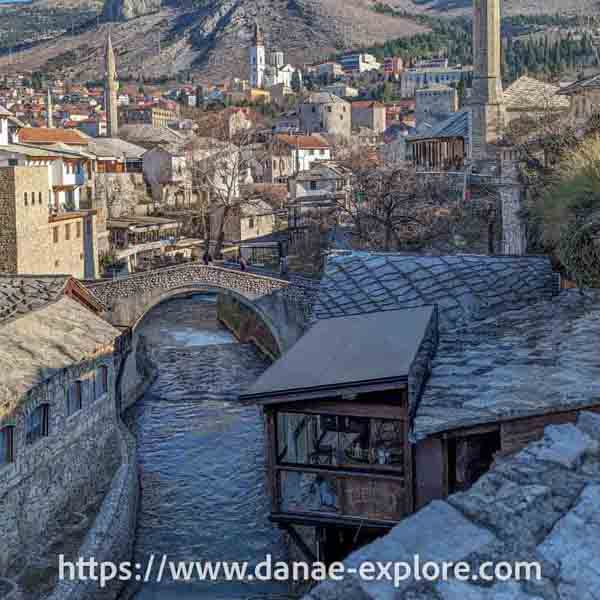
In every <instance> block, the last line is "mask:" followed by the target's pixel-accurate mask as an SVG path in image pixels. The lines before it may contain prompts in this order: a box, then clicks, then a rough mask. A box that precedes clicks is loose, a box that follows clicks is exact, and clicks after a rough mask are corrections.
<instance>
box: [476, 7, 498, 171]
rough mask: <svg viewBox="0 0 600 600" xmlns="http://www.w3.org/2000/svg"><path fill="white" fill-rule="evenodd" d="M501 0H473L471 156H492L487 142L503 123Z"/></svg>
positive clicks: (496, 136) (495, 135)
mask: <svg viewBox="0 0 600 600" xmlns="http://www.w3.org/2000/svg"><path fill="white" fill-rule="evenodd" d="M500 2H501V0H473V68H474V71H473V95H472V100H471V103H470V104H471V107H472V111H473V132H472V135H473V158H474V159H475V160H485V159H487V158H491V153H490V151H489V150H490V149H489V144H493V143H495V142H496V141H497V140H498V137H499V136H500V134H501V132H502V128H503V126H504V97H503V91H502V72H501V68H500V56H501V52H502V39H501V36H500Z"/></svg>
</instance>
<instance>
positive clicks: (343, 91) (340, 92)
mask: <svg viewBox="0 0 600 600" xmlns="http://www.w3.org/2000/svg"><path fill="white" fill-rule="evenodd" d="M321 91H322V92H326V93H328V94H334V95H335V96H339V97H340V98H356V96H358V90H357V89H356V88H354V87H350V86H349V85H346V84H345V83H344V82H343V81H340V82H337V83H332V84H331V85H327V86H325V87H322V88H321Z"/></svg>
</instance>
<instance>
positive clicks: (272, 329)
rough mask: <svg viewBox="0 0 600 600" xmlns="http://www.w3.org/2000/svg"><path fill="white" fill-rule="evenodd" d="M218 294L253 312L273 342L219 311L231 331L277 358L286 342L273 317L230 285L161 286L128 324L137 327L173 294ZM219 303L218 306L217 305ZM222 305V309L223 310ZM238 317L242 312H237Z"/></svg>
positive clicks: (242, 339) (177, 296)
mask: <svg viewBox="0 0 600 600" xmlns="http://www.w3.org/2000/svg"><path fill="white" fill-rule="evenodd" d="M203 293H206V294H218V295H219V298H220V299H222V298H228V299H233V300H235V302H236V303H238V304H239V305H240V306H242V307H244V309H245V310H246V311H250V313H252V314H254V315H255V316H256V318H257V319H259V320H260V322H261V323H262V324H263V325H264V327H265V328H266V331H267V332H268V334H270V337H272V340H273V343H268V340H264V339H258V338H256V337H255V336H252V335H247V334H246V332H245V331H244V328H243V327H235V325H234V324H233V323H231V322H227V319H226V315H225V314H223V312H220V314H219V317H221V320H223V321H225V325H226V326H227V327H228V328H229V329H230V330H232V332H233V333H234V334H235V335H236V336H237V337H239V338H241V339H240V341H242V342H250V341H251V342H253V343H254V344H256V345H257V346H258V347H259V348H260V349H261V350H262V351H263V352H264V353H265V354H267V355H269V356H270V357H271V358H276V357H277V356H278V355H280V354H281V353H283V351H284V350H285V344H284V342H283V340H282V339H281V336H280V333H279V328H278V326H277V324H276V323H275V322H273V320H272V318H271V317H270V316H269V314H268V313H267V312H266V311H265V310H263V309H262V308H261V306H260V305H259V304H257V303H256V302H253V301H252V300H249V299H248V298H247V297H246V296H244V295H243V294H241V293H239V292H237V291H235V290H231V289H229V288H225V287H221V286H217V285H207V284H202V283H197V284H187V285H183V286H181V287H176V288H172V289H169V290H163V291H162V293H160V294H157V295H156V296H152V297H150V298H148V299H147V301H146V303H145V304H144V305H143V306H142V307H141V308H139V309H138V311H139V312H138V314H137V315H136V318H135V321H134V322H133V323H132V324H131V328H132V330H133V332H134V333H135V332H136V330H137V329H138V328H139V326H140V325H141V323H142V322H143V321H144V320H145V319H146V317H147V316H148V314H149V313H150V311H152V310H153V309H154V308H156V307H157V306H160V305H161V304H164V303H165V302H168V301H169V300H172V299H174V298H182V297H185V296H189V295H191V294H203ZM223 304H225V305H229V304H230V303H223ZM219 308H221V307H218V309H219ZM224 310H225V309H223V311H224ZM240 317H241V315H240ZM274 348H276V352H273V349H274Z"/></svg>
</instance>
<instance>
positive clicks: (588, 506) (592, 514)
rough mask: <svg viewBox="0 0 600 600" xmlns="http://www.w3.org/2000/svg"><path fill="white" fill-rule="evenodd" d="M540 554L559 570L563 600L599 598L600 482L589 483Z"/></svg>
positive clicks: (541, 548)
mask: <svg viewBox="0 0 600 600" xmlns="http://www.w3.org/2000/svg"><path fill="white" fill-rule="evenodd" d="M538 554H539V555H540V556H541V557H542V558H543V559H544V560H547V561H549V562H551V563H553V564H554V565H555V566H556V567H557V568H558V569H559V576H558V579H559V584H558V591H559V596H560V598H561V600H595V599H597V598H598V582H599V581H600V485H589V486H587V487H586V488H585V489H584V490H583V492H582V493H581V496H580V497H579V501H578V502H577V504H576V505H575V508H574V509H573V510H571V511H569V512H568V513H567V514H566V515H565V516H564V517H563V518H562V519H560V521H558V523H557V524H556V525H555V527H554V528H553V530H552V531H551V533H550V534H549V535H548V537H547V538H546V539H545V540H544V542H543V543H542V544H540V546H539V547H538Z"/></svg>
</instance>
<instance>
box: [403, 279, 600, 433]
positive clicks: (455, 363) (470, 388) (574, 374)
mask: <svg viewBox="0 0 600 600" xmlns="http://www.w3.org/2000/svg"><path fill="white" fill-rule="evenodd" d="M598 340H600V292H595V293H587V294H585V295H582V294H580V293H579V291H577V290H569V291H564V292H562V293H561V294H560V295H559V296H558V297H557V298H553V299H552V300H547V301H543V302H539V303H536V304H533V305H531V306H527V307H521V308H519V309H518V310H511V311H508V312H504V313H502V314H500V315H498V316H496V317H492V318H490V319H486V320H484V321H480V322H474V323H471V324H470V325H469V326H467V327H464V328H460V329H456V330H454V331H446V332H444V333H443V334H442V335H441V337H440V341H439V346H438V350H437V354H436V356H435V358H434V360H433V370H432V374H431V377H430V379H429V381H428V383H427V385H426V388H425V392H424V394H423V396H422V398H421V401H420V404H419V407H418V410H417V414H416V419H415V422H414V436H415V437H416V438H417V439H419V438H423V437H426V436H428V435H430V434H432V433H436V432H440V431H447V430H451V429H455V428H457V427H463V426H466V425H469V426H471V425H477V424H480V423H492V422H496V421H498V420H505V419H510V418H514V417H515V416H519V417H523V416H527V415H534V414H535V415H540V414H545V413H551V412H560V411H564V410H573V409H576V408H583V407H589V406H593V405H600V343H599V342H598Z"/></svg>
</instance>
